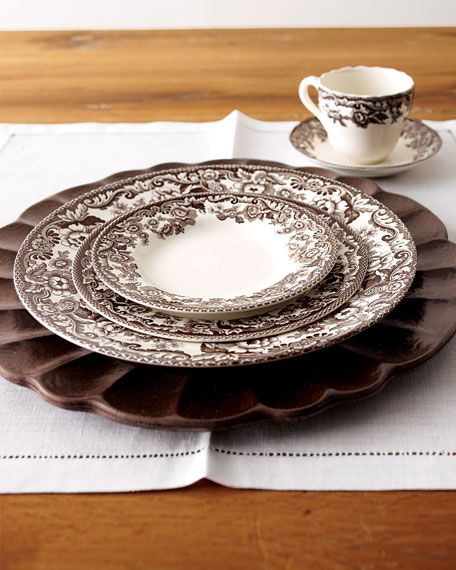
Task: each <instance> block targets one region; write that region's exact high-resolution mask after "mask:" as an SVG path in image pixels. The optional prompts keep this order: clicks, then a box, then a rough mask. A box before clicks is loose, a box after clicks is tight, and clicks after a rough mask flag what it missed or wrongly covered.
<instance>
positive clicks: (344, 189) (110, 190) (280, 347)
mask: <svg viewBox="0 0 456 570" xmlns="http://www.w3.org/2000/svg"><path fill="white" fill-rule="evenodd" d="M206 189H208V190H209V191H211V192H214V191H217V192H221V193H229V192H239V193H243V194H245V193H252V194H254V195H260V196H261V195H265V194H267V195H269V196H277V197H284V198H287V199H292V200H295V201H297V202H299V203H300V204H303V205H310V206H315V207H317V208H318V209H319V210H321V211H322V212H326V213H330V214H334V215H336V216H337V217H338V219H340V220H341V221H342V222H344V223H346V224H348V225H349V227H350V228H351V229H353V230H354V231H355V232H357V233H358V235H359V236H360V237H361V239H362V240H364V242H365V243H366V245H367V247H368V250H369V266H368V269H367V272H366V277H365V279H364V281H363V284H362V286H361V288H360V289H359V291H358V292H357V293H356V294H355V295H353V297H352V298H351V299H350V300H349V301H348V302H347V303H345V304H344V305H342V306H341V307H340V308H339V309H337V310H336V311H334V312H333V313H331V314H330V315H327V316H325V317H324V318H322V319H320V320H319V321H317V322H315V323H311V324H308V325H305V326H303V327H300V328H298V329H296V330H293V331H291V332H286V333H281V334H277V335H271V336H269V337H267V338H261V339H258V340H250V341H239V342H225V343H220V342H214V343H210V342H203V343H198V342H188V341H176V340H170V339H164V338H159V337H155V336H151V335H146V334H141V333H138V332H135V331H132V330H129V329H127V328H126V327H123V326H121V325H118V324H116V323H113V322H112V321H111V320H109V319H107V318H106V317H104V316H102V315H99V314H98V313H96V312H95V311H93V310H92V309H91V308H90V307H89V306H88V304H87V303H86V302H85V301H84V300H83V299H82V298H81V296H80V295H79V294H78V292H77V290H76V288H75V285H74V281H73V279H72V273H71V265H72V262H73V259H74V257H75V255H76V253H77V251H78V248H79V246H80V245H81V244H82V243H83V242H84V241H85V239H87V237H89V235H90V234H91V233H92V232H93V231H94V230H95V229H96V228H97V227H99V226H100V225H101V224H103V223H106V222H107V221H110V220H112V219H113V218H114V217H116V216H118V215H119V214H123V213H125V212H126V211H128V210H131V209H133V208H137V207H141V206H144V205H147V204H150V203H151V202H154V201H159V200H163V199H165V198H167V197H174V196H179V195H182V194H188V193H192V192H201V191H202V190H206ZM415 271H416V249H415V245H414V242H413V239H412V238H411V236H410V233H409V232H408V230H407V228H406V227H405V225H404V224H403V222H402V221H401V220H400V219H399V218H398V217H397V216H396V215H395V214H394V213H393V212H391V211H390V210H389V209H388V208H387V207H385V206H384V205H383V204H381V203H380V202H378V201H377V200H375V199H374V198H372V197H371V196H369V195H366V194H364V193H362V192H360V191H359V190H357V189H355V188H353V187H351V186H348V185H346V184H344V183H342V182H339V181H335V180H331V179H326V178H322V177H320V176H317V175H315V174H312V173H304V172H300V171H299V170H293V169H292V168H290V167H285V166H284V167H281V166H269V165H267V164H261V162H260V161H259V162H257V163H253V162H252V163H248V164H245V165H241V166H239V165H236V164H230V163H223V161H222V162H221V163H220V164H217V163H216V162H214V163H210V164H205V165H193V166H192V165H187V166H179V167H171V168H169V169H166V168H165V167H163V170H162V171H156V170H152V171H150V172H146V173H145V174H139V175H132V176H130V177H127V178H125V177H124V176H122V177H121V179H120V180H117V181H114V182H112V183H108V184H104V185H102V186H100V187H97V188H95V189H94V190H92V191H90V192H88V193H87V194H85V195H83V196H80V197H78V198H75V199H74V200H72V201H71V202H69V203H67V204H64V205H62V206H61V207H59V208H57V210H55V211H54V212H52V213H51V214H50V215H48V216H47V217H46V218H45V219H44V220H43V221H42V222H41V223H40V224H38V225H37V226H36V227H35V228H34V229H33V230H32V231H31V232H30V234H29V235H28V236H27V238H26V239H25V241H24V242H23V244H22V246H21V247H20V249H19V251H18V254H17V257H16V261H15V267H14V280H15V286H16V290H17V294H18V296H19V298H20V300H21V301H22V303H23V305H24V306H25V307H26V308H27V309H28V310H29V312H30V313H31V314H32V315H33V316H34V317H35V318H36V319H37V320H38V321H39V322H41V323H42V324H43V325H44V326H46V327H47V328H48V329H49V330H51V331H53V332H55V333H56V334H58V335H59V336H61V337H63V338H65V339H67V340H69V341H71V342H73V343H75V344H77V345H79V346H81V347H83V348H85V349H89V350H92V351H94V352H99V353H101V354H104V355H107V356H112V357H115V358H119V359H123V360H127V361H132V362H138V363H144V364H156V365H162V366H178V367H187V368H192V367H224V366H239V365H247V364H256V363H261V362H269V361H274V360H281V359H284V358H288V357H291V356H296V355H302V354H305V353H309V352H312V351H315V350H318V349H321V348H324V347H328V346H330V345H332V344H334V343H337V342H340V341H342V340H344V339H347V338H349V337H351V336H353V335H354V334H356V333H358V332H360V331H362V330H364V329H366V328H367V327H369V326H370V325H372V324H373V323H376V322H377V321H379V320H380V319H381V318H382V317H383V316H384V315H386V314H387V313H388V312H390V311H391V310H392V309H393V308H394V307H395V306H396V305H397V303H398V302H399V301H400V300H401V299H402V298H403V297H404V295H405V294H406V292H407V291H408V289H409V287H410V285H411V283H412V281H413V278H414V275H415Z"/></svg>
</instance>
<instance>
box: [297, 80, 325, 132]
mask: <svg viewBox="0 0 456 570" xmlns="http://www.w3.org/2000/svg"><path fill="white" fill-rule="evenodd" d="M309 87H315V89H318V88H319V87H320V80H319V79H318V77H315V75H309V76H308V77H304V79H303V80H302V81H301V83H300V84H299V98H300V99H301V101H302V104H303V105H304V107H307V109H309V111H310V112H311V113H312V115H315V116H316V117H317V119H318V120H319V121H320V123H322V122H323V121H322V112H321V111H320V109H319V107H318V106H317V105H315V103H314V102H313V101H312V99H311V98H310V95H309Z"/></svg>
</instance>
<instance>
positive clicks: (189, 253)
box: [92, 192, 339, 320]
mask: <svg viewBox="0 0 456 570" xmlns="http://www.w3.org/2000/svg"><path fill="white" fill-rule="evenodd" d="M338 249H339V243H338V242H337V240H336V239H335V237H334V234H333V233H332V231H331V230H330V228H329V227H328V225H327V224H325V223H324V221H323V220H322V219H321V218H320V217H319V216H318V215H317V214H315V213H314V212H312V211H310V210H308V209H306V208H304V207H302V206H299V205H298V204H295V203H293V202H290V201H288V200H284V199H281V198H280V197H279V198H278V197H275V196H268V195H252V194H250V195H245V194H244V195H243V194H237V193H236V194H234V193H230V194H224V193H221V192H214V193H194V194H193V193H192V194H184V195H182V196H177V197H175V198H169V199H166V200H164V201H160V202H152V203H151V204H148V205H147V206H145V207H140V208H139V209H137V210H133V211H132V212H128V213H126V214H124V215H122V216H119V217H118V218H116V219H114V220H113V221H112V222H110V223H108V224H107V225H106V226H105V227H104V228H103V230H102V231H101V233H100V235H99V236H98V237H97V239H96V240H95V242H94V244H93V248H92V262H93V266H94V269H95V272H96V273H97V274H98V276H99V277H100V279H101V280H102V281H103V282H104V283H105V284H106V285H107V286H108V287H109V288H110V289H111V290H113V291H116V292H117V293H119V294H120V295H122V296H123V297H125V298H127V299H130V300H131V301H135V302H136V303H140V304H142V305H144V306H146V307H150V308H152V309H155V310H156V311H160V312H162V313H168V314H171V315H176V316H181V317H187V318H198V319H220V318H224V319H225V320H227V319H235V318H240V317H242V316H250V315H253V314H257V313H259V312H265V311H268V310H270V309H273V308H276V307H278V306H281V305H283V304H284V303H286V302H289V301H291V300H293V299H296V298H297V297H299V296H301V295H302V294H303V293H304V292H306V291H308V290H309V289H311V288H312V287H314V286H315V285H316V284H317V283H319V282H320V281H321V280H322V279H323V278H324V277H325V276H326V275H327V274H328V273H329V271H330V270H331V269H332V267H333V266H334V263H335V262H336V258H337V255H338Z"/></svg>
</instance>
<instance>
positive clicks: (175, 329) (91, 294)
mask: <svg viewBox="0 0 456 570" xmlns="http://www.w3.org/2000/svg"><path fill="white" fill-rule="evenodd" d="M320 216H321V217H322V219H323V220H324V221H325V222H326V223H327V224H328V225H329V226H330V227H331V230H332V232H333V233H334V235H335V237H336V239H337V240H338V241H339V242H340V249H339V255H338V258H337V261H336V263H335V265H334V267H333V268H332V270H331V271H330V273H329V274H328V275H327V276H326V277H325V279H323V281H321V282H320V283H319V284H318V285H317V286H316V287H314V288H313V289H312V290H311V291H308V292H307V293H306V294H305V295H303V296H302V297H300V298H299V299H296V300H295V301H294V302H291V303H288V304H287V305H285V307H282V308H280V309H276V310H274V311H269V312H268V313H264V314H262V315H256V316H253V317H245V318H242V319H235V320H222V319H218V320H200V319H198V320H197V319H186V318H182V317H175V316H173V315H167V314H165V313H160V312H157V311H155V310H154V309H150V308H148V307H145V306H144V305H141V304H140V303H135V302H134V301H129V300H128V299H126V298H125V297H122V296H121V295H119V294H117V293H116V292H115V291H113V290H112V289H110V288H109V287H108V286H107V285H105V284H104V283H103V282H102V281H101V279H100V278H99V277H98V275H97V274H96V272H95V270H94V268H93V264H92V258H91V250H92V247H93V244H94V241H95V240H96V238H97V237H98V235H99V234H100V231H101V230H102V229H103V225H102V226H100V228H98V229H96V230H95V231H94V232H92V234H90V236H89V237H88V238H87V239H86V240H85V241H84V243H83V244H82V245H81V246H80V248H79V250H78V252H77V254H76V257H75V259H74V261H73V267H72V273H73V280H74V284H75V286H76V289H77V291H78V293H79V294H80V295H81V297H82V298H83V299H84V301H86V303H87V304H88V305H89V306H90V307H92V308H93V309H94V310H95V311H96V312H97V313H99V314H101V315H104V316H105V317H107V318H108V319H110V320H111V321H113V322H115V323H118V324H120V325H123V326H125V327H127V328H129V329H132V330H134V331H138V332H141V333H145V334H151V335H156V336H160V337H163V338H170V339H176V340H189V341H194V342H195V341H199V342H205V341H206V342H223V341H233V340H235V341H239V340H250V339H254V338H261V337H264V336H268V335H271V334H278V333H281V332H287V331H290V330H293V329H296V328H299V327H302V326H304V325H306V324H308V323H311V322H314V321H316V320H318V319H321V318H322V317H324V316H325V315H328V314H330V313H332V312H333V311H335V310H336V309H337V308H338V307H340V306H341V305H343V304H344V303H345V302H346V301H348V299H350V298H351V297H352V296H353V295H354V294H355V292H356V291H357V290H358V289H359V287H360V286H361V283H362V281H363V279H364V275H365V273H366V269H367V265H368V253H367V248H366V246H365V245H364V244H363V243H362V241H361V240H360V238H359V237H358V236H357V234H356V233H355V232H353V230H351V229H350V228H348V227H347V226H346V225H345V224H343V223H342V222H340V221H339V220H337V218H335V217H334V216H330V215H328V214H320Z"/></svg>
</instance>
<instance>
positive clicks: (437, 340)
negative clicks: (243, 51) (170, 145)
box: [0, 159, 456, 430]
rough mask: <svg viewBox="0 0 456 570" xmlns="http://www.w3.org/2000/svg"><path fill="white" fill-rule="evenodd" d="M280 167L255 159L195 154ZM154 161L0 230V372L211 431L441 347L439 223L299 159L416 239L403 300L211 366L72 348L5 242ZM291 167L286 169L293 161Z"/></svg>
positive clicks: (282, 412) (288, 416)
mask: <svg viewBox="0 0 456 570" xmlns="http://www.w3.org/2000/svg"><path fill="white" fill-rule="evenodd" d="M221 163H226V164H239V165H240V166H242V165H243V164H252V163H255V164H259V163H263V164H265V165H270V166H281V167H284V166H286V165H283V164H280V163H273V162H265V161H259V160H237V159H234V160H217V161H209V162H206V163H202V164H221ZM177 166H182V165H181V164H177V163H173V164H169V163H168V164H161V165H157V166H154V167H152V168H150V169H147V170H143V171H129V172H121V173H118V174H115V175H114V176H110V177H108V178H105V179H104V180H101V181H98V182H95V183H92V184H87V185H84V186H79V187H76V188H71V189H69V190H65V191H63V192H60V193H58V194H56V195H54V196H52V197H50V198H48V199H46V200H43V201H41V202H38V203H37V204H35V205H33V206H32V207H30V208H29V209H28V210H26V211H25V212H24V213H23V214H22V215H21V217H20V218H19V219H18V220H17V221H16V222H14V223H12V224H10V225H8V226H6V227H4V228H1V229H0V374H2V375H3V376H4V377H5V378H7V379H8V380H10V381H11V382H14V383H16V384H19V385H22V386H26V387H29V388H32V389H33V390H35V391H36V392H38V393H39V394H41V396H42V397H43V398H45V399H46V400H47V401H49V402H51V403H52V404H54V405H57V406H60V407H63V408H67V409H72V410H86V411H92V412H95V413H98V414H101V415H103V416H106V417H108V418H110V419H112V420H114V421H118V422H122V423H126V424H131V425H137V426H143V427H166V428H172V429H189V430H190V429H195V430H196V429H204V430H206V429H213V430H214V429H220V428H228V427H232V426H235V425H241V424H242V425H245V424H247V423H252V422H255V421H260V420H270V421H281V422H282V421H292V420H296V419H298V418H303V417H307V416H311V415H315V414H317V413H320V412H322V411H324V410H326V409H327V408H329V407H332V406H333V405H335V404H337V403H340V402H343V401H355V400H359V399H361V398H364V397H366V396H369V395H371V394H373V393H375V392H376V391H378V390H379V389H381V388H382V387H383V386H384V385H385V384H386V382H387V380H389V379H391V378H393V377H395V376H397V375H398V374H400V373H402V372H404V371H406V370H409V369H411V368H414V367H416V366H418V365H419V364H421V363H423V362H424V361H426V360H427V359H429V358H430V357H431V356H432V355H433V354H435V353H436V352H437V351H438V350H440V349H441V348H442V347H443V346H444V345H445V343H446V342H447V341H448V340H449V339H450V338H451V336H452V335H453V334H454V333H455V331H456V245H455V244H453V243H451V242H449V241H448V238H447V232H446V229H445V226H444V225H443V223H442V222H441V221H440V220H439V219H438V218H437V217H436V216H435V215H434V214H432V213H431V212H430V211H429V210H427V209H426V208H424V207H423V206H421V205H420V204H418V203H417V202H415V201H413V200H411V199H409V198H406V197H403V196H399V195H397V194H391V193H387V192H384V191H382V190H381V189H380V188H379V187H378V186H377V185H376V184H375V183H374V182H372V181H371V180H368V179H363V178H349V177H341V176H338V175H337V174H336V173H334V172H331V171H328V170H323V169H321V168H301V169H299V170H301V171H305V172H312V173H315V174H318V175H321V176H326V177H327V178H332V179H337V180H341V181H342V182H345V183H346V184H349V185H352V186H354V187H356V188H358V189H360V190H362V191H364V192H366V193H368V194H370V195H372V196H374V197H375V198H377V199H378V200H380V201H381V202H383V203H384V204H385V205H386V206H388V207H389V208H391V209H392V210H393V211H394V212H396V214H397V215H398V216H399V217H400V218H401V219H402V220H403V221H404V223H405V224H406V225H407V227H408V228H409V230H410V232H411V234H412V235H413V237H414V239H415V242H416V244H417V249H418V272H417V275H416V278H415V281H414V283H413V285H412V287H411V289H410V291H409V292H408V294H407V295H406V297H405V298H404V299H403V301H402V302H401V303H400V304H399V305H398V307H396V309H394V311H393V312H392V313H390V314H389V315H387V317H386V318H384V319H383V320H382V321H381V322H380V323H378V324H376V325H375V326H373V327H371V328H370V329H368V330H367V331H365V332H363V333H361V334H359V335H357V336H355V337H353V338H351V339H350V340H349V341H347V342H344V343H341V344H339V345H335V346H333V347H330V348H327V349H324V350H320V351H317V352H315V353H311V354H308V355H305V356H302V357H297V358H293V359H289V360H285V361H282V362H276V363H270V364H265V365H257V366H249V367H242V368H237V367H236V368H226V369H218V370H216V371H214V370H212V369H191V370H190V369H169V368H162V367H156V366H138V365H135V364H132V363H128V362H124V361H120V360H116V359H113V358H109V357H106V356H102V355H98V354H96V353H93V352H90V351H88V350H86V349H83V348H80V347H77V346H75V345H73V344H72V343H70V342H68V341H65V340H63V339H61V338H60V337H58V336H57V335H54V334H53V333H51V332H50V331H48V330H47V329H46V328H45V327H43V326H42V325H40V324H39V323H38V322H37V321H35V319H33V317H32V316H31V315H30V314H29V313H28V312H27V311H26V310H25V309H24V308H23V306H22V304H21V303H20V301H19V299H18V298H17V295H16V292H15V290H14V284H13V281H12V275H13V264H14V258H15V255H16V252H17V250H18V248H19V246H20V244H21V243H22V241H23V240H24V238H25V237H26V235H27V234H28V232H29V231H30V230H31V229H32V228H33V227H34V226H35V225H36V224H37V223H38V222H39V221H41V219H43V218H44V217H45V216H46V215H47V214H48V213H50V212H51V211H52V210H53V209H55V208H56V207H58V206H60V205H61V204H63V203H65V202H67V201H69V200H71V199H73V198H75V197H77V196H79V195H80V194H81V193H83V192H87V191H89V190H92V189H93V188H95V187H96V186H100V185H104V184H108V183H112V182H114V181H118V180H121V179H123V178H127V177H129V176H136V175H139V174H142V173H146V172H152V171H159V170H162V169H166V168H172V167H177ZM293 168H294V169H296V167H293Z"/></svg>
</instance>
